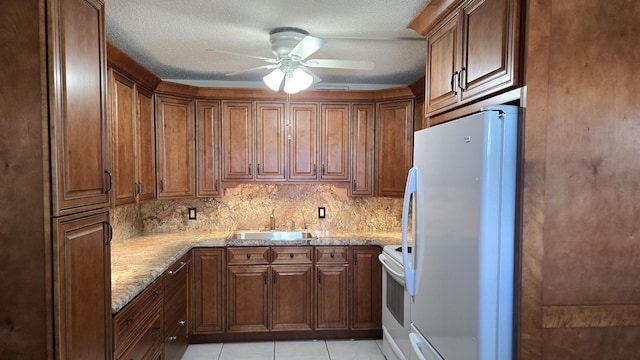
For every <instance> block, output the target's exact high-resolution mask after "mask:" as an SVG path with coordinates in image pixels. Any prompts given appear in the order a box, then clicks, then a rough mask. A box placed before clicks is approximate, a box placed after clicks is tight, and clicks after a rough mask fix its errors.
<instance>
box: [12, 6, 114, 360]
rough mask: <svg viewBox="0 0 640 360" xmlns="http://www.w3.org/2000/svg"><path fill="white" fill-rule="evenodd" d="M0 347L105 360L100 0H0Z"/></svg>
mask: <svg viewBox="0 0 640 360" xmlns="http://www.w3.org/2000/svg"><path fill="white" fill-rule="evenodd" d="M0 20H1V21H0V24H2V25H0V43H2V44H3V45H2V46H1V47H0V60H1V63H2V64H3V66H2V69H1V70H0V77H1V78H2V79H3V82H2V85H0V86H1V87H0V114H2V121H1V122H0V134H2V135H0V149H2V151H0V153H1V154H2V155H0V156H1V158H2V159H1V161H0V162H1V163H2V167H3V172H2V188H1V189H2V190H1V191H0V203H2V204H3V206H2V210H0V211H1V212H2V222H3V227H2V230H0V238H1V239H2V246H3V251H2V252H1V253H0V262H2V264H3V267H2V285H3V288H5V289H7V291H4V292H3V294H2V295H0V318H2V319H3V321H2V324H1V325H0V334H2V336H0V353H1V354H2V356H3V358H4V357H6V358H8V359H53V358H56V359H109V358H110V357H111V338H110V333H111V332H110V319H111V294H110V284H111V281H110V257H109V242H110V235H111V231H110V225H109V212H108V206H109V190H110V188H111V183H112V179H111V175H110V173H109V170H108V168H107V160H108V159H107V137H106V120H107V119H106V106H105V101H106V61H105V35H104V3H103V2H101V1H99V0H52V1H46V2H45V1H42V0H41V1H36V0H8V1H2V2H1V3H0Z"/></svg>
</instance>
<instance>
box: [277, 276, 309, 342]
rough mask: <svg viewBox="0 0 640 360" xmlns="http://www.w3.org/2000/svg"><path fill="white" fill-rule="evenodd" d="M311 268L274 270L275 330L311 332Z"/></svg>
mask: <svg viewBox="0 0 640 360" xmlns="http://www.w3.org/2000/svg"><path fill="white" fill-rule="evenodd" d="M312 268H313V266H312V265H274V266H273V267H272V283H273V290H272V291H273V306H272V310H271V329H272V330H311V329H312V323H311V314H312V312H311V304H312V301H311V298H312V297H311V285H312V280H311V276H312V275H313V273H312Z"/></svg>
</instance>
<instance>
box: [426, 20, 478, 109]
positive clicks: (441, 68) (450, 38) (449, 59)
mask: <svg viewBox="0 0 640 360" xmlns="http://www.w3.org/2000/svg"><path fill="white" fill-rule="evenodd" d="M483 31H484V30H483ZM461 49H462V21H461V19H460V15H459V12H458V13H455V14H454V16H453V17H450V18H449V19H448V20H446V21H445V22H444V23H443V24H442V25H441V26H439V27H437V28H436V29H435V30H434V31H433V32H432V33H430V34H427V74H426V79H427V80H426V83H427V86H426V95H425V96H426V102H427V111H428V112H433V111H436V110H439V109H442V108H444V107H447V106H450V105H453V104H456V103H457V102H458V99H459V97H458V83H457V81H458V77H457V76H458V71H459V70H460V68H461V65H460V55H459V54H460V52H461Z"/></svg>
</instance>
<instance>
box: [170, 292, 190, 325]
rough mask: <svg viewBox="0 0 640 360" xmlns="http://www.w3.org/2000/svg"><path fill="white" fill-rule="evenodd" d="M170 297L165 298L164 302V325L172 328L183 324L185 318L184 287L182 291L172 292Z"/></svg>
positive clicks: (185, 298) (185, 294)
mask: <svg viewBox="0 0 640 360" xmlns="http://www.w3.org/2000/svg"><path fill="white" fill-rule="evenodd" d="M173 295H174V296H171V297H170V298H165V302H164V327H165V329H169V328H172V327H174V326H178V325H185V324H186V323H187V321H188V319H187V293H186V289H185V290H183V292H182V293H176V294H173Z"/></svg>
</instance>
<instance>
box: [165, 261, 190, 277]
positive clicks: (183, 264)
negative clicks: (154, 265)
mask: <svg viewBox="0 0 640 360" xmlns="http://www.w3.org/2000/svg"><path fill="white" fill-rule="evenodd" d="M185 265H187V263H186V262H184V261H180V267H179V268H178V269H177V270H175V271H173V270H169V272H168V274H169V275H175V274H177V273H178V272H179V271H180V270H182V268H183V267H185Z"/></svg>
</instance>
